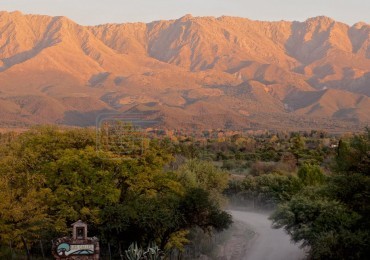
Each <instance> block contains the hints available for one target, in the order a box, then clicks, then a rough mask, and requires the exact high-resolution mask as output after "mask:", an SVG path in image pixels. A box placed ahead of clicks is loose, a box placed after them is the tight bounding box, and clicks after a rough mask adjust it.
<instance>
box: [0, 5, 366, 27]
mask: <svg viewBox="0 0 370 260" xmlns="http://www.w3.org/2000/svg"><path fill="white" fill-rule="evenodd" d="M0 10H6V11H14V10H19V11H21V12H23V13H33V14H48V15H53V16H56V15H63V16H67V17H69V18H71V19H72V20H74V21H76V22H78V23H80V24H84V25H94V24H101V23H108V22H109V23H111V22H115V23H122V22H138V21H141V22H150V21H154V20H160V19H174V18H179V17H181V16H183V15H184V14H188V13H190V14H193V15H194V16H206V15H209V16H221V15H231V16H240V17H247V18H250V19H254V20H299V21H303V20H305V19H306V18H308V17H313V16H318V15H326V16H330V17H332V18H334V19H336V20H338V21H342V22H345V23H348V24H353V23H355V22H358V21H364V22H366V23H370V0H0Z"/></svg>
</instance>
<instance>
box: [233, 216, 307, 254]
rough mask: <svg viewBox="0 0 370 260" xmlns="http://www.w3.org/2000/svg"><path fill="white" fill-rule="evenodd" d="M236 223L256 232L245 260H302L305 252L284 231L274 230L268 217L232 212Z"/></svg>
mask: <svg viewBox="0 0 370 260" xmlns="http://www.w3.org/2000/svg"><path fill="white" fill-rule="evenodd" d="M229 212H230V214H232V216H233V218H234V219H235V220H236V221H241V222H243V223H246V224H247V225H248V226H249V227H250V228H251V229H252V230H253V231H254V232H256V235H255V237H254V238H253V239H252V240H251V241H250V245H249V246H248V250H247V252H246V255H245V256H244V258H243V260H300V259H305V254H304V251H303V250H301V249H300V248H299V247H298V246H297V245H295V244H292V243H291V242H290V238H289V236H288V235H287V234H286V233H284V231H283V230H282V229H272V228H271V221H270V220H268V215H266V214H261V213H252V212H247V211H234V210H230V211H229Z"/></svg>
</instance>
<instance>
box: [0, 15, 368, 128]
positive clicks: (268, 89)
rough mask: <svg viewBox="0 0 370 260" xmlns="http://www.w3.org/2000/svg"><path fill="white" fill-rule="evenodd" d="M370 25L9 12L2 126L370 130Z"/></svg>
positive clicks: (4, 19)
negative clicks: (102, 18) (91, 21)
mask: <svg viewBox="0 0 370 260" xmlns="http://www.w3.org/2000/svg"><path fill="white" fill-rule="evenodd" d="M369 96H370V26H369V25H368V24H365V23H357V24H355V25H353V26H348V25H346V24H343V23H340V22H336V21H334V20H332V19H330V18H328V17H315V18H311V19H308V20H306V21H305V22H286V21H281V22H261V21H253V20H249V19H244V18H237V17H220V18H213V17H192V16H190V15H187V16H184V17H182V18H180V19H178V20H170V21H156V22H152V23H148V24H145V23H129V24H106V25H100V26H92V27H86V26H81V25H78V24H76V23H75V22H73V21H71V20H69V19H68V18H65V17H50V16H39V15H23V14H21V13H19V12H13V13H8V12H0V126H2V127H4V126H5V127H6V126H29V125H32V124H39V123H53V124H65V125H78V126H88V125H93V124H94V122H95V119H96V117H97V116H98V115H99V114H101V113H110V112H112V113H122V112H125V111H129V112H134V113H141V114H145V115H147V116H148V117H150V118H152V119H156V120H158V121H160V122H161V124H162V125H163V126H165V127H168V128H174V127H183V128H194V127H195V128H230V129H233V128H234V129H240V128H256V129H259V128H271V129H290V130H292V129H307V128H324V129H327V130H333V131H337V130H343V131H345V130H347V129H351V130H354V129H361V128H362V127H363V126H364V125H366V124H368V123H369V122H370V113H369V111H370V97H369Z"/></svg>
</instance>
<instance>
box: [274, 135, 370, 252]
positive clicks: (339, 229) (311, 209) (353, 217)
mask: <svg viewBox="0 0 370 260" xmlns="http://www.w3.org/2000/svg"><path fill="white" fill-rule="evenodd" d="M369 153H370V131H369V130H367V132H366V133H365V134H362V135H356V136H354V137H352V138H350V139H348V140H342V141H341V142H340V145H339V147H338V154H337V157H336V159H335V162H336V164H335V166H334V171H335V172H334V173H333V175H332V176H329V177H328V181H327V182H326V183H324V184H323V185H321V186H317V187H308V188H306V189H305V190H304V191H303V192H301V193H299V194H297V195H296V196H294V197H293V198H292V200H291V201H289V202H286V203H284V204H282V205H280V206H279V208H278V209H277V211H276V212H275V213H274V214H273V215H272V217H271V218H272V220H273V222H274V225H275V227H277V228H279V227H284V229H285V230H286V231H287V232H288V234H290V235H291V236H292V239H293V241H295V242H302V243H303V246H308V248H309V253H310V257H311V258H312V259H366V258H367V257H368V256H369V255H370V221H369V218H368V216H369V214H370V206H369V205H370V176H369V164H368V160H369ZM310 167H311V166H310ZM311 170H312V169H311ZM308 172H309V171H308V170H307V169H306V170H305V174H301V176H304V177H305V178H304V180H306V181H307V180H312V178H307V173H308ZM310 174H311V175H313V176H315V175H316V174H312V173H310ZM308 183H309V184H312V181H308ZM315 184H319V183H318V182H315Z"/></svg>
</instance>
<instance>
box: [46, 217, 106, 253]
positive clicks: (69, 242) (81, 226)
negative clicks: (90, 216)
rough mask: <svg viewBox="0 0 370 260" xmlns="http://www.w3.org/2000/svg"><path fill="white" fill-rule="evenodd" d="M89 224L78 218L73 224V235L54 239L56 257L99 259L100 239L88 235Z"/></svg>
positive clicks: (53, 251) (53, 249)
mask: <svg viewBox="0 0 370 260" xmlns="http://www.w3.org/2000/svg"><path fill="white" fill-rule="evenodd" d="M87 231H88V230H87V224H86V223H84V222H82V221H81V220H78V221H77V222H75V223H73V224H72V237H62V238H58V239H56V240H55V241H53V246H52V253H53V256H54V257H55V259H67V260H98V259H99V253H100V248H99V239H98V238H96V237H88V236H87Z"/></svg>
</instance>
